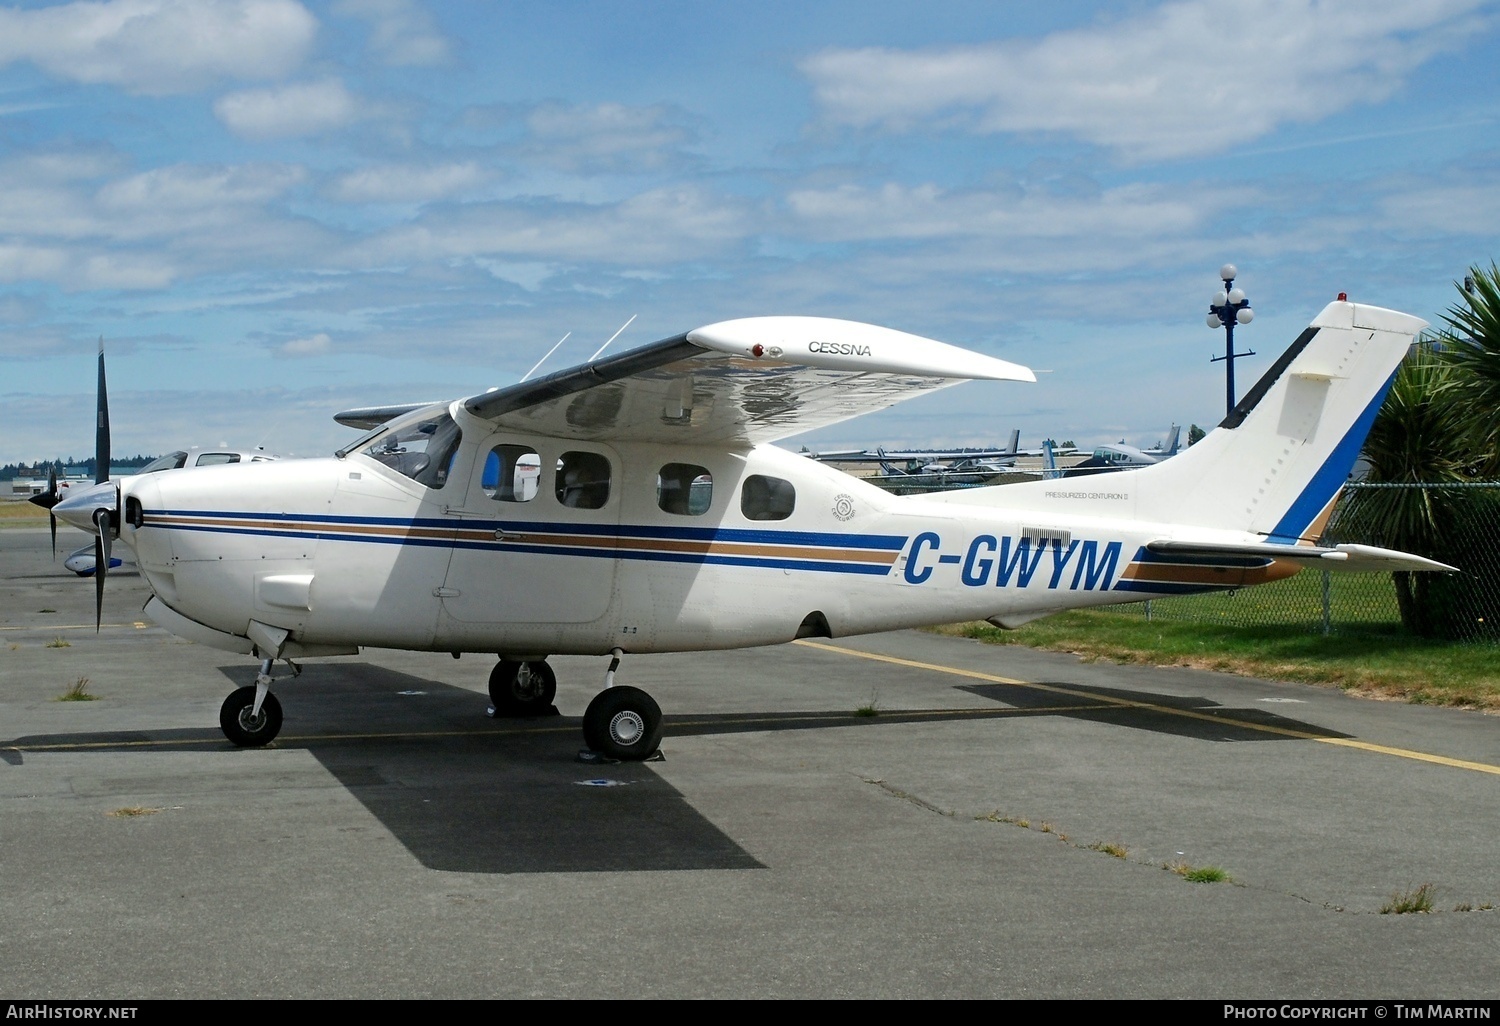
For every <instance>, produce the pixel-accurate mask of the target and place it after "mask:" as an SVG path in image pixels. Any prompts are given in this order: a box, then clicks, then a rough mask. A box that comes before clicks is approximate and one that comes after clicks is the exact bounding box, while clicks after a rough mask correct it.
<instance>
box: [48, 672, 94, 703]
mask: <svg viewBox="0 0 1500 1026" xmlns="http://www.w3.org/2000/svg"><path fill="white" fill-rule="evenodd" d="M98 699H99V696H98V695H91V694H89V679H88V678H87V677H79V678H78V679H77V680H75V681H74V682H73V683H71V684H69V685H68V690H66V691H64V692H63V693H62V694H60V695H58V696H57V700H58V701H59V702H94V701H98Z"/></svg>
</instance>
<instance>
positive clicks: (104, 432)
mask: <svg viewBox="0 0 1500 1026" xmlns="http://www.w3.org/2000/svg"><path fill="white" fill-rule="evenodd" d="M108 480H109V392H108V390H107V389H106V388H105V387H104V336H103V335H100V336H99V410H98V421H97V423H96V425H95V430H94V483H95V484H103V483H104V482H105V481H108Z"/></svg>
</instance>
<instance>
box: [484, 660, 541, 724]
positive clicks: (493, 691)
mask: <svg viewBox="0 0 1500 1026" xmlns="http://www.w3.org/2000/svg"><path fill="white" fill-rule="evenodd" d="M556 697H557V674H555V673H553V672H552V667H550V666H548V665H547V664H546V662H544V661H543V662H531V663H517V662H512V661H510V660H509V659H502V660H501V661H500V662H498V663H496V664H495V668H494V669H493V670H491V671H490V704H491V705H493V706H494V707H495V715H496V716H545V715H547V714H548V713H550V712H551V711H552V701H553V699H555V698H556Z"/></svg>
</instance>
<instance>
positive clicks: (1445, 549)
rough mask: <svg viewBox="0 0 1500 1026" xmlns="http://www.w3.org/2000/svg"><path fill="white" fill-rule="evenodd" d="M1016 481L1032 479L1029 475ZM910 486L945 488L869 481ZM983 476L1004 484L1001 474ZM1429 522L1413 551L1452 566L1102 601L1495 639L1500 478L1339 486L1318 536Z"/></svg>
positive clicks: (1261, 623)
mask: <svg viewBox="0 0 1500 1026" xmlns="http://www.w3.org/2000/svg"><path fill="white" fill-rule="evenodd" d="M1018 479H1024V480H1035V478H1034V477H1033V476H1027V477H1024V478H1020V477H1018ZM872 483H877V484H881V485H882V486H883V487H886V488H887V489H888V490H890V491H894V492H898V493H901V494H912V493H920V492H931V491H947V490H950V489H952V488H953V487H954V483H953V482H951V481H950V482H947V483H946V486H944V483H943V482H942V481H941V476H940V475H935V476H932V480H930V481H929V480H917V479H915V478H906V479H900V480H899V481H897V482H890V483H886V482H882V481H872ZM987 483H1004V481H1003V480H1000V481H991V482H987ZM1403 510H1404V511H1406V512H1407V514H1408V515H1410V513H1411V511H1412V510H1420V511H1422V512H1424V513H1425V514H1426V517H1427V520H1428V521H1430V522H1431V523H1433V524H1434V525H1435V530H1434V531H1433V532H1431V533H1430V535H1429V536H1428V537H1426V539H1425V540H1424V542H1423V544H1422V545H1420V546H1414V547H1415V548H1418V549H1419V550H1420V551H1419V552H1418V554H1419V555H1424V556H1428V557H1430V558H1432V559H1436V560H1438V561H1439V562H1443V563H1447V564H1449V565H1450V566H1456V567H1458V568H1459V571H1460V572H1459V573H1456V574H1437V573H1345V572H1341V571H1337V570H1335V571H1329V570H1317V569H1307V570H1303V571H1302V572H1301V573H1299V574H1297V575H1296V576H1295V577H1289V578H1286V579H1285V580H1281V581H1275V582H1273V583H1271V584H1262V585H1258V586H1256V587H1253V588H1242V589H1237V590H1234V591H1227V592H1222V591H1221V592H1203V593H1200V594H1196V595H1178V596H1173V597H1171V598H1160V599H1151V600H1149V601H1145V602H1131V603H1128V604H1124V605H1119V606H1106V607H1104V608H1105V609H1107V610H1110V611H1113V612H1115V613H1117V614H1118V615H1121V616H1137V617H1144V618H1146V619H1159V620H1168V621H1178V622H1189V623H1218V624H1225V625H1229V626H1237V627H1285V628H1287V629H1288V630H1294V631H1307V632H1310V633H1322V634H1347V633H1359V632H1379V633H1386V634H1389V633H1409V634H1412V635H1415V636H1421V637H1432V638H1442V639H1447V640H1453V641H1491V642H1494V641H1500V482H1452V483H1441V484H1409V485H1408V484H1398V485H1390V484H1366V483H1352V484H1350V485H1347V486H1346V487H1345V489H1344V492H1343V494H1342V496H1341V497H1340V499H1339V504H1338V506H1337V508H1336V509H1335V510H1334V514H1333V516H1332V517H1331V518H1330V519H1329V522H1328V526H1327V528H1326V529H1325V531H1324V533H1323V537H1322V538H1320V539H1319V544H1322V545H1336V544H1339V543H1341V542H1353V543H1359V544H1365V545H1380V546H1382V547H1387V548H1389V547H1392V546H1391V545H1390V544H1389V543H1388V542H1385V540H1384V539H1385V538H1386V536H1387V535H1388V533H1389V532H1388V528H1389V524H1390V522H1391V521H1392V519H1394V518H1395V517H1397V516H1399V515H1400V513H1401V511H1403Z"/></svg>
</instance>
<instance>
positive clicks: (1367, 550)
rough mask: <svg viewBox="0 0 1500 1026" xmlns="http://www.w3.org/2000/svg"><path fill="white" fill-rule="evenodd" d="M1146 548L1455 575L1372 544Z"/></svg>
mask: <svg viewBox="0 0 1500 1026" xmlns="http://www.w3.org/2000/svg"><path fill="white" fill-rule="evenodd" d="M1146 548H1147V549H1148V550H1149V551H1151V552H1155V553H1157V554H1159V555H1163V556H1210V557H1211V556H1267V557H1269V558H1271V559H1282V560H1286V561H1287V562H1290V563H1298V564H1300V565H1302V566H1316V567H1318V568H1319V569H1322V570H1345V571H1348V572H1351V573H1368V572H1371V571H1380V572H1384V571H1390V570H1436V571H1440V572H1443V573H1458V572H1459V569H1458V567H1456V566H1449V565H1448V564H1447V563H1439V562H1438V561H1437V560H1434V559H1427V558H1425V557H1423V556H1414V555H1412V554H1411V553H1409V552H1397V551H1396V550H1395V549H1381V548H1376V547H1375V546H1374V545H1334V546H1332V547H1325V546H1319V545H1277V544H1275V543H1271V542H1259V543H1246V544H1243V545H1238V544H1230V543H1219V542H1187V541H1154V542H1151V543H1150V544H1149V545H1147V546H1146Z"/></svg>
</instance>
